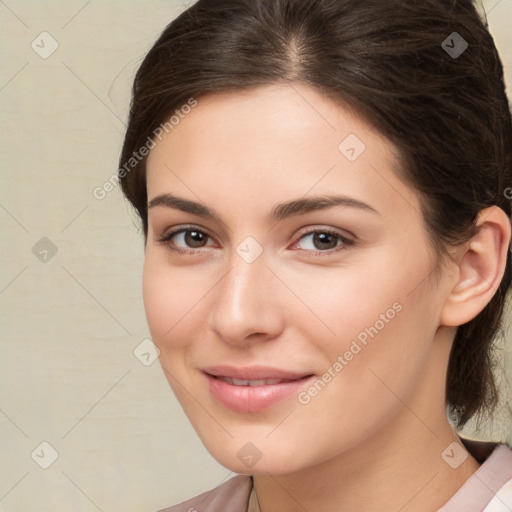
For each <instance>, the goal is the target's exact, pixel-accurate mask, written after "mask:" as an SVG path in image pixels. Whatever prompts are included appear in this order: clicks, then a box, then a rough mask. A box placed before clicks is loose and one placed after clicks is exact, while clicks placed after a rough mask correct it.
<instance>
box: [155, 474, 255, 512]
mask: <svg viewBox="0 0 512 512" xmlns="http://www.w3.org/2000/svg"><path fill="white" fill-rule="evenodd" d="M251 489H252V478H251V477H250V476H248V475H238V476H235V477H234V478H231V479H229V480H228V481H227V482H224V483H223V484H221V485H219V486H218V487H215V488H214V489H211V490H209V491H206V492H203V493H202V494H199V495H198V496H195V497H194V498H191V499H189V500H186V501H183V502H182V503H179V504H177V505H173V506H172V507H168V508H163V509H160V510H158V511H157V512H225V511H226V510H229V511H230V512H246V511H247V506H248V503H249V496H250V494H251Z"/></svg>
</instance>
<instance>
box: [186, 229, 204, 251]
mask: <svg viewBox="0 0 512 512" xmlns="http://www.w3.org/2000/svg"><path fill="white" fill-rule="evenodd" d="M185 239H186V242H187V245H189V246H191V247H201V242H202V241H203V239H204V237H203V233H201V232H200V231H188V232H187V233H186V234H185ZM196 244H197V245H196Z"/></svg>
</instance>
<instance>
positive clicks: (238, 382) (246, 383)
mask: <svg viewBox="0 0 512 512" xmlns="http://www.w3.org/2000/svg"><path fill="white" fill-rule="evenodd" d="M221 380H223V381H224V382H227V383H228V384H233V385H234V386H253V387H255V386H269V385H271V384H279V383H280V382H285V381H286V379H258V380H246V379H234V378H231V377H221Z"/></svg>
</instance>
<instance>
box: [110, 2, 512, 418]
mask: <svg viewBox="0 0 512 512" xmlns="http://www.w3.org/2000/svg"><path fill="white" fill-rule="evenodd" d="M454 32H456V34H454ZM466 44H467V48H465V45H466ZM464 48H465V50H464ZM455 50H457V51H455ZM461 50H464V51H462V53H460V51H461ZM458 53H460V54H458ZM280 81H289V82H294V83H302V84H306V85H308V86H311V87H313V88H315V89H316V90H317V91H319V92H321V93H322V94H324V95H326V96H328V97H330V98H331V99H333V100H335V101H338V102H341V103H342V104H344V105H349V106H350V107H351V108H353V109H354V110H355V111H356V112H357V113H358V114H359V115H360V116H361V117H362V118H363V119H365V120H366V121H367V122H368V123H369V124H370V125H372V126H374V127H375V128H376V129H377V130H379V131H380V132H381V133H382V134H383V135H384V136H386V137H387V138H388V139H389V140H390V141H391V142H392V143H393V144H394V145H395V146H396V147H397V148H398V151H399V153H400V155H401V169H400V171H399V172H400V174H401V175H402V176H403V178H404V179H405V180H406V182H408V183H409V184H410V185H412V186H413V187H414V188H415V189H416V190H418V191H419V192H420V197H421V200H422V206H423V208H422V213H423V216H424V219H425V224H426V226H427V228H428V232H429V235H430V238H431V241H432V242H433V244H434V246H435V248H436V249H437V252H438V254H440V255H443V254H446V251H445V248H446V247H447V246H448V245H457V244H460V243H464V242H465V241H467V240H468V238H469V237H471V236H472V235H473V234H474V233H475V221H476V217H477V214H478V213H479V211H480V210H482V209H484V208H486V207H488V206H491V205H496V206H499V207H500V208H502V209H503V210H504V211H505V213H506V214H507V215H508V216H509V217H510V214H511V201H510V199H509V198H507V197H506V196H507V195H508V194H506V193H505V190H507V187H510V186H511V183H512V176H511V174H512V126H511V118H510V108H509V104H508V101H507V98H506V95H505V88H504V83H503V70H502V65H501V62H500V58H499V56H498V53H497V51H496V48H495V45H494V42H493V39H492V37H491V35H490V34H489V32H488V30H487V28H486V25H485V24H484V22H482V20H481V19H480V17H479V15H478V14H477V11H476V9H475V7H474V5H473V3H472V2H471V1H470V0H464V1H463V0H460V1H456V0H409V1H406V0H386V1H383V0H199V1H198V2H197V3H196V4H194V5H193V6H192V7H190V8H189V9H187V10H186V11H185V12H183V13H182V14H181V15H180V16H179V17H178V18H176V19H175V20H174V21H172V22H171V23H170V24H169V25H168V26H167V27H166V28H165V30H164V31H163V33H162V34H161V36H160V37H159V39H158V40H157V41H156V43H155V44H154V45H153V47H152V48H151V50H150V51H149V53H148V54H147V55H146V57H145V58H144V60H143V62H142V64H141V66H140V68H139V70H138V72H137V74H136V76H135V81H134V84H133V97H132V103H131V109H130V117H129V123H128V127H127V131H126V137H125V140H124V145H123V149H122V153H121V157H120V165H119V167H120V170H119V178H120V180H121V186H122V190H123V192H124V194H125V195H126V197H127V198H128V199H129V201H130V202H131V203H132V204H133V206H134V207H135V208H136V210H137V211H138V213H139V215H140V217H141V219H142V225H143V229H144V234H145V236H147V190H146V177H145V164H146V158H143V159H141V160H140V162H137V163H136V165H134V166H133V169H130V170H129V172H128V171H127V170H126V162H127V161H129V160H130V158H132V157H133V154H134V152H136V151H138V150H139V148H141V147H142V146H144V145H145V144H146V141H147V140H150V139H154V138H155V136H154V130H155V128H157V127H158V126H159V125H161V124H162V123H164V122H165V121H166V120H167V119H168V117H169V116H170V115H172V113H173V112H174V111H175V110H176V109H178V108H180V107H181V106H182V105H185V104H187V102H188V101H189V100H190V98H195V99H199V98H200V97H201V96H204V95H205V94H208V93H212V92H220V91H230V90H240V89H244V88H251V87H256V86H261V85H266V84H272V83H275V82H280ZM123 166H124V169H125V170H124V171H123V170H122V167H123ZM510 283H511V260H510V252H509V253H508V256H507V263H506V270H505V275H504V277H503V280H502V282H501V285H500V287H499V288H498V290H497V291H496V293H495V295H494V297H493V298H492V300H491V301H490V302H489V304H488V305H487V306H486V308H485V309H484V310H483V311H482V312H481V313H480V314H479V315H478V316H477V317H476V318H474V319H473V320H472V321H470V322H468V323H467V324H464V325H462V326H460V327H459V328H458V330H457V334H456V337H455V341H454V345H453V349H452V352H451V355H450V361H449V367H448V376H447V387H446V392H447V405H448V408H449V412H450V413H451V416H452V419H453V420H454V422H455V423H456V426H457V427H462V426H463V425H464V424H465V423H466V422H467V420H468V419H469V418H470V417H472V416H473V415H474V414H475V413H477V412H480V411H482V410H485V409H487V410H488V411H490V412H491V411H492V408H493V407H494V406H495V404H496V401H497V390H496V385H495V382H494V379H493V374H492V371H491V359H490V354H491V347H492V342H493V340H494V338H495V336H496V334H497V333H498V332H499V329H500V324H501V320H502V316H503V308H504V304H505V299H506V293H507V290H508V289H509V287H510Z"/></svg>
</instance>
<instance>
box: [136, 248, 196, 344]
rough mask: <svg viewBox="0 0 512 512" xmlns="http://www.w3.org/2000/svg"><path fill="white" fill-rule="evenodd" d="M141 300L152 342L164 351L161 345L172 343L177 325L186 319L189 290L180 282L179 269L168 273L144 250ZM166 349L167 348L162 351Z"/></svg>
mask: <svg viewBox="0 0 512 512" xmlns="http://www.w3.org/2000/svg"><path fill="white" fill-rule="evenodd" d="M142 291H143V298H144V308H145V311H146V318H147V322H148V326H149V330H150V332H151V335H152V338H153V342H154V343H155V344H156V345H157V346H158V347H159V348H160V350H161V351H163V350H164V347H163V345H164V342H166V343H168V342H169V341H172V340H174V339H177V337H176V338H175V337H174V336H173V334H174V332H176V331H177V330H178V329H179V328H181V323H180V322H181V321H183V320H184V319H185V318H186V314H187V309H189V307H187V305H188V303H189V299H188V295H189V294H190V292H191V291H190V288H189V287H187V286H184V285H183V283H182V281H180V272H179V269H178V270H175V271H174V272H173V271H172V269H171V267H170V266H169V265H166V264H165V262H162V261H160V258H159V257H157V255H155V254H153V253H152V252H151V249H148V251H147V252H146V257H145V260H144V271H143V288H142ZM165 348H167V347H165Z"/></svg>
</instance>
